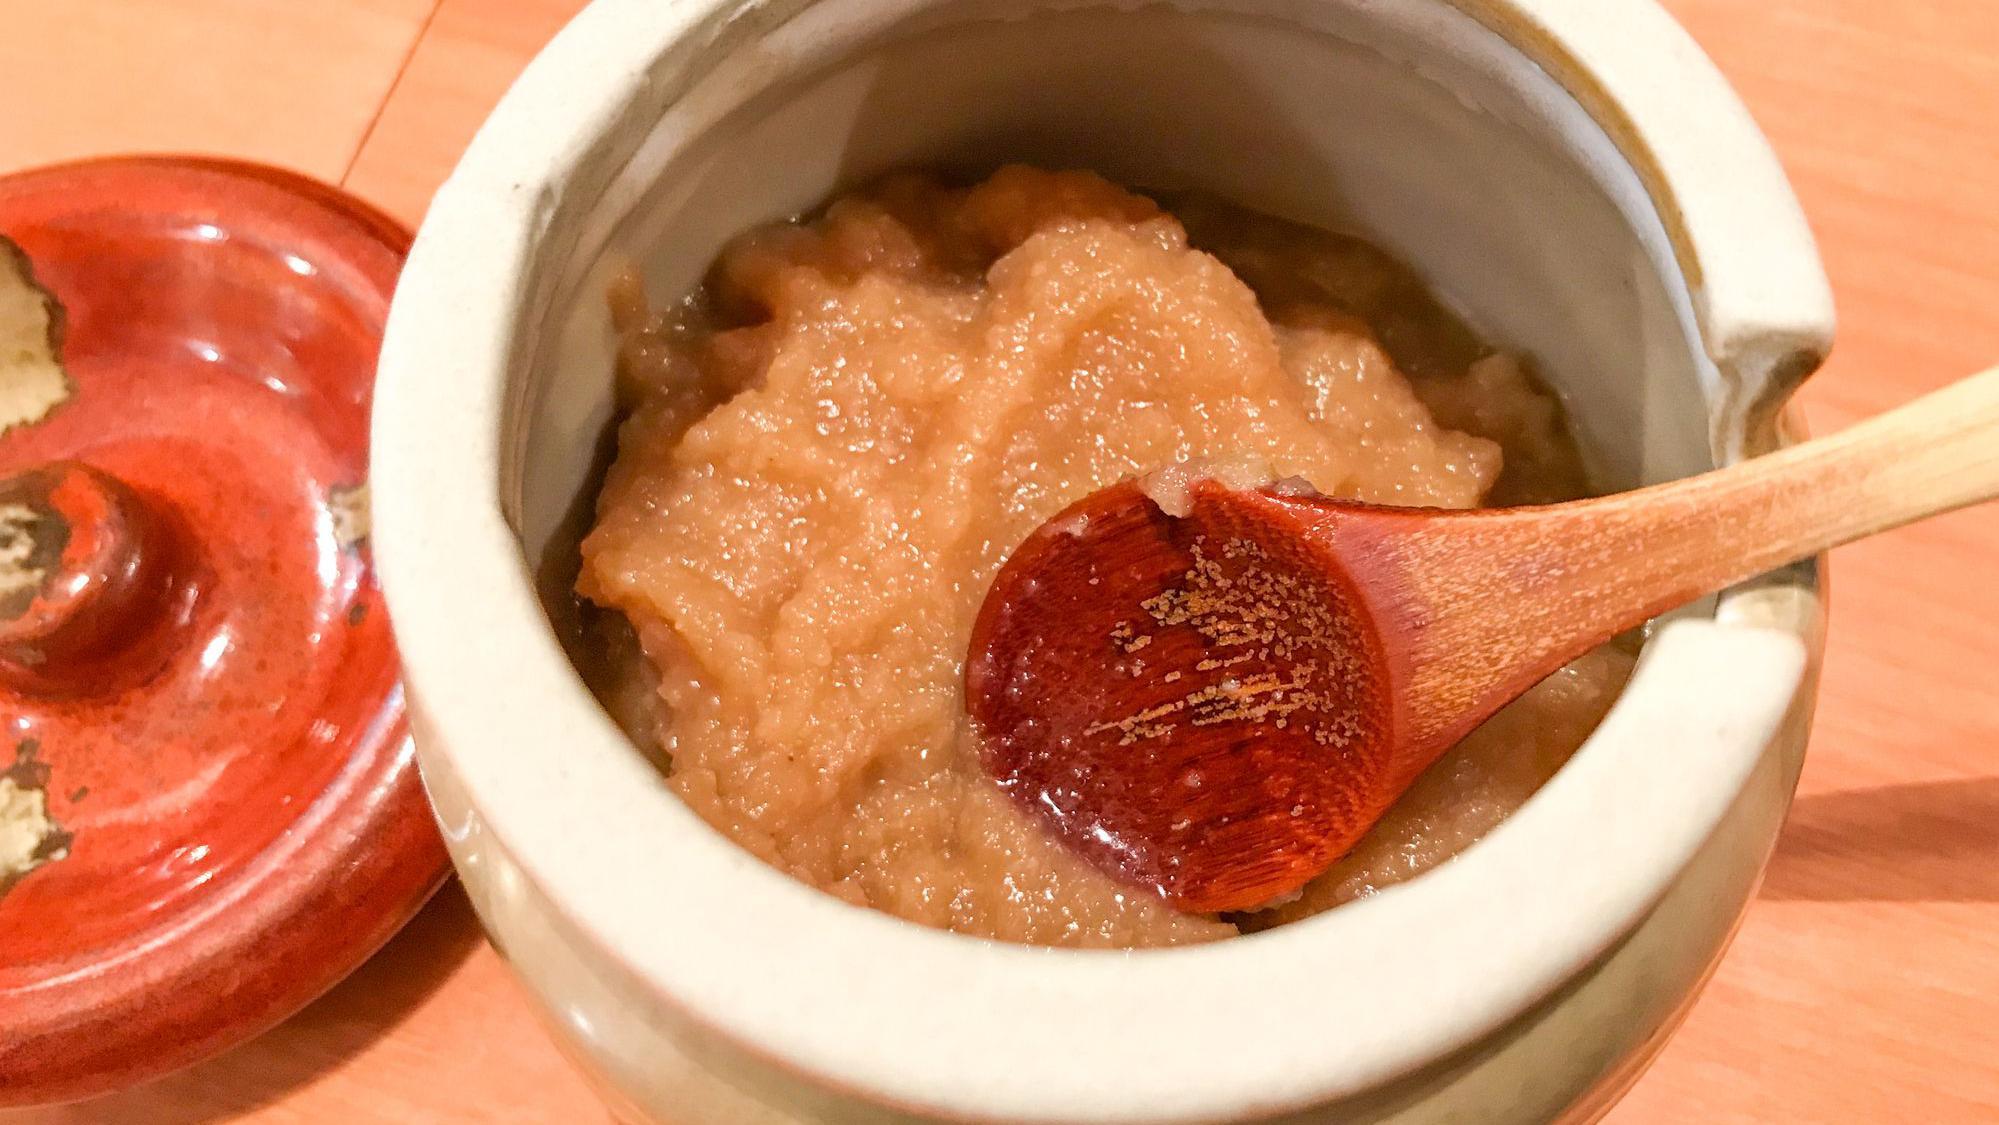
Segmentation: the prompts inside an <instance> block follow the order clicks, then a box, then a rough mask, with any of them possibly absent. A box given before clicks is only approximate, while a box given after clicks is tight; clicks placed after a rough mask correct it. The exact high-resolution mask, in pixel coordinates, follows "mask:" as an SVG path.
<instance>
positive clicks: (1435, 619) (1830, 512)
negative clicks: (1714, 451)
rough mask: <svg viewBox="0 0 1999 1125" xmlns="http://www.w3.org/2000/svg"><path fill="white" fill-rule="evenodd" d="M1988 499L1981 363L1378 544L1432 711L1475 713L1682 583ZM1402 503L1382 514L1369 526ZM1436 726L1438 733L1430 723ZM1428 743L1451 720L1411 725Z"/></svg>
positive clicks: (1691, 589) (1634, 620)
mask: <svg viewBox="0 0 1999 1125" xmlns="http://www.w3.org/2000/svg"><path fill="white" fill-rule="evenodd" d="M1995 497H1999V368H1994V369H1992V370H1989V371H1986V372H1984V373H1982V374H1978V375H1974V376H1972V377H1970V378H1968V379H1964V380H1962V381H1960V382H1957V383H1954V384H1952V385H1950V386H1948V387H1945V388H1943V389H1942V390H1939V391H1935V392H1933V393H1931V394H1929V395H1926V396H1924V397H1923V398H1920V399H1917V400H1916V401H1914V402H1911V403H1908V404H1906V405H1903V406H1900V407H1897V408H1896V409H1894V410H1891V411H1888V412H1887V413H1885V414H1881V415H1879V416H1877V417H1874V418H1871V419H1869V420H1867V421H1865V422H1862V423H1860V424H1858V425H1855V426H1852V427H1849V428H1847V429H1846V430H1843V431H1841V432H1839V433H1837V434H1833V435H1831V436H1830V437H1825V438H1820V439H1817V440H1815V441H1808V442H1804V443H1801V444H1799V445H1794V446H1791V447H1789V448H1786V449H1783V450H1780V451H1778V452H1775V453H1771V454H1768V455H1766V456H1763V457H1757V458H1753V459H1751V460H1748V461H1745V462H1742V463H1741V464H1738V465H1734V466H1731V467H1729V468H1726V469H1720V470H1716V471H1714V472H1709V473H1704V474H1702V475H1700V476H1695V477H1689V478H1686V479H1684V480H1678V481H1671V482H1668V483H1665V484H1658V485H1653V486H1651V487H1648V488H1642V489H1638V490H1636V491H1633V492H1625V493H1620V494H1617V495H1614V496H1605V497H1600V498H1597V499H1593V500H1580V501H1574V502H1571V503H1566V504H1554V505H1548V506H1545V507H1533V508H1514V509H1499V510H1493V511H1487V512H1466V513H1463V514H1462V515H1461V516H1459V515H1456V514H1453V515H1452V517H1450V518H1444V519H1437V518H1435V517H1436V516H1437V515H1438V513H1434V512H1431V513H1427V514H1428V515H1429V516H1430V517H1431V522H1430V523H1429V525H1428V526H1427V527H1426V528H1425V529H1424V530H1422V531H1417V532H1415V533H1414V534H1411V531H1414V530H1415V529H1414V528H1413V527H1412V526H1409V525H1405V526H1404V527H1403V528H1401V529H1400V533H1399V534H1383V535H1382V538H1381V539H1380V540H1379V541H1380V543H1381V544H1382V546H1384V547H1387V548H1389V549H1388V551H1387V552H1386V553H1388V554H1391V555H1393V556H1395V557H1394V558H1392V559H1389V560H1385V561H1389V562H1391V564H1393V565H1397V569H1399V570H1401V572H1402V573H1403V574H1404V575H1405V576H1406V584H1407V585H1408V586H1409V587H1411V589H1410V594H1411V595H1412V597H1411V601H1410V605H1409V606H1408V607H1406V608H1405V610H1404V613H1405V615H1406V614H1407V613H1409V612H1412V611H1413V612H1414V613H1416V614H1417V615H1418V618H1417V619H1419V620H1421V621H1422V622H1423V623H1424V627H1423V628H1420V629H1417V630H1414V631H1413V633H1412V635H1413V637H1414V640H1413V642H1412V645H1411V651H1410V652H1409V657H1410V659H1411V664H1412V666H1413V668H1414V669H1415V670H1414V672H1413V673H1412V675H1413V677H1414V679H1415V680H1416V681H1417V683H1416V685H1415V686H1416V687H1417V688H1418V689H1419V690H1420V691H1422V692H1424V693H1426V694H1435V693H1439V692H1441V693H1442V697H1443V698H1446V699H1448V700H1449V701H1450V703H1451V706H1449V707H1442V708H1438V709H1436V710H1437V713H1439V714H1453V712H1452V707H1455V708H1456V709H1457V710H1456V711H1455V714H1457V715H1479V716H1482V715H1483V714H1486V713H1489V711H1490V709H1491V708H1492V707H1496V706H1497V705H1498V703H1497V702H1494V701H1495V700H1496V701H1498V702H1504V700H1506V699H1510V698H1512V696H1513V695H1514V694H1517V693H1518V692H1519V691H1521V690H1524V689H1525V687H1526V686H1528V685H1530V684H1532V683H1534V682H1535V681H1536V680H1538V679H1540V678H1541V677H1543V676H1545V675H1547V674H1548V673H1550V672H1552V671H1554V670H1555V669H1556V668H1558V667H1560V666H1561V665H1562V664H1563V663H1565V662H1567V661H1568V660H1571V659H1573V658H1575V657H1576V656H1578V655H1580V654H1582V653H1583V652H1586V651H1588V650H1589V649H1590V648H1593V647H1595V646H1596V645H1598V644H1601V643H1602V642H1604V641H1606V640H1608V639H1609V638H1611V637H1613V636H1616V635H1617V634H1618V633H1620V632H1623V631H1624V630H1626V629H1629V628H1631V627H1633V626H1635V625H1638V624H1639V623H1641V622H1643V621H1645V620H1647V619H1649V618H1651V617H1654V616H1656V615H1658V614H1660V613H1662V612H1664V611H1666V610H1668V609H1671V608H1673V607H1675V606H1678V605H1682V604H1685V603H1686V602H1689V601H1691V600H1693V599H1694V598H1696V597H1699V596H1700V595H1703V594H1707V593H1712V592H1713V591H1716V590H1719V589H1722V588H1724V587H1726V586H1730V585H1732V584H1734V583H1736V582H1740V581H1743V580H1745V579H1748V578H1751V577H1754V576H1755V575H1757V574H1761V573H1763V572H1764V571H1767V570H1770V569H1773V568H1775V567H1778V566H1781V565H1783V564H1785V563H1790V562H1794V561H1796V560H1798V559H1802V558H1807V557H1809V556H1812V555H1815V554H1818V553H1819V552H1821V551H1824V550H1826V549H1828V548H1831V547H1836V546H1838V545H1840V544H1842V543H1847V542H1851V541H1852V540H1855V539H1860V538H1863V537H1865V536H1869V535H1873V534H1875V533H1876V532H1881V531H1886V530H1888V529H1890V528H1894V527H1899V526H1901V525H1902V524H1905V523H1910V522H1912V521H1914V520H1919V519H1923V518H1925V517H1927V516H1933V515H1938V514H1940V513H1943V512H1947V511H1951V510H1952V509H1955V508H1961V507H1964V506H1966V505H1968V504H1975V503H1978V502H1980V501H1983V500H1990V499H1993V498H1995ZM1401 518H1403V517H1399V516H1397V515H1393V514H1387V513H1384V514H1383V516H1382V517H1380V519H1381V526H1380V528H1379V530H1380V532H1383V533H1387V532H1392V531H1396V530H1397V529H1395V528H1392V527H1390V526H1387V525H1389V524H1392V523H1395V522H1399V520H1400V519H1401ZM1447 726H1448V727H1449V729H1446V728H1447ZM1423 733H1425V734H1426V735H1428V736H1429V737H1430V738H1432V739H1434V740H1436V741H1439V742H1446V743H1447V742H1448V741H1451V740H1454V739H1455V738H1456V737H1457V736H1458V735H1460V734H1462V733H1463V731H1461V730H1457V729H1455V726H1453V725H1450V724H1446V726H1439V727H1438V728H1437V729H1435V730H1429V731H1425V732H1423Z"/></svg>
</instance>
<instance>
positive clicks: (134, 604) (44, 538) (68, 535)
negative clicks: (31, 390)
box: [0, 461, 171, 691]
mask: <svg viewBox="0 0 1999 1125" xmlns="http://www.w3.org/2000/svg"><path fill="white" fill-rule="evenodd" d="M161 530H162V529H161V527H160V523H159V521H158V520H157V519H155V518H153V517H152V513H150V512H149V511H148V510H147V508H146V504H145V502H144V501H143V500H142V499H141V498H140V497H139V495H138V494H137V493H135V492H133V491H132V489H130V488H129V487H127V486H126V485H125V484H124V483H122V482H120V481H119V480H117V479H116V478H114V477H112V476H110V475H109V474H107V473H104V472H102V471H101V470H98V469H94V468H91V467H90V466H89V465H85V464H83V463H82V462H80V461H56V462H51V463H49V464H47V465H42V466H40V467H37V468H33V469H29V470H27V471H25V472H21V473H16V474H14V475H12V476H9V477H5V478H0V684H4V685H5V686H8V687H13V688H16V689H18V690H22V691H33V690H50V689H58V688H63V687H68V686H73V685H75V684H77V683H79V682H83V681H86V680H87V679H89V678H90V675H89V673H90V672H91V671H92V670H93V668H95V667H96V666H98V665H100V664H102V663H104V662H105V661H107V660H109V659H110V658H111V657H114V656H116V655H119V654H120V653H121V652H123V651H124V650H126V649H127V648H129V647H130V646H131V645H132V644H133V643H134V642H135V641H137V640H139V639H140V638H143V637H145V636H147V635H148V634H149V633H150V632H151V630H150V629H149V628H148V626H150V625H151V624H153V623H154V622H155V621H157V620H158V619H159V618H160V617H161V610H162V609H163V607H164V605H165V603H166V600H167V595H168V591H169V589H170V585H171V583H170V575H169V573H168V570H169V568H168V567H167V565H166V560H165V558H164V557H163V556H164V555H165V553H166V543H165V542H164V536H163V535H162V534H161Z"/></svg>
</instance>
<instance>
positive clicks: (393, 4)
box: [0, 0, 435, 180]
mask: <svg viewBox="0 0 1999 1125" xmlns="http://www.w3.org/2000/svg"><path fill="white" fill-rule="evenodd" d="M434 2H435V0H0V74H4V75H6V76H7V80H8V85H9V88H10V90H11V91H13V92H12V93H11V94H10V96H9V105H8V108H7V109H6V110H4V111H0V166H5V167H10V168H11V167H20V166H23V165H29V164H44V163H50V162H53V161H57V160H67V159H71V158H74V157H79V156H90V155H94V154H98V153H106V152H132V151H153V152H188V153H200V154H204V155H216V156H240V157H244V158H246V159H251V160H261V161H264V162H265V163H269V164H278V165H282V166H284V167H287V168H292V169H295V170H297V171H301V172H306V173H309V174H311V175H314V176H318V177H320V178H322V179H333V180H337V179H339V178H340V177H341V176H343V175H345V174H346V171H347V166H348V164H349V163H351V162H352V161H353V159H354V155H355V154H356V153H357V152H358V151H360V147H361V142H362V140H363V138H364V137H365V136H366V135H367V132H368V126H369V124H370V123H371V122H372V121H373V120H374V119H375V114H376V111H377V110H379V109H380V108H381V106H382V102H383V99H384V98H385V97H387V96H388V92H389V87H390V84H391V83H392V82H393V80H394V78H395V75H396V71H397V70H398V69H399V68H400V67H401V65H402V62H403V60H404V59H405V58H406V57H407V56H408V55H409V53H410V51H411V49H412V48H414V47H415V46H416V42H417V38H418V34H419V32H420V31H421V29H422V27H423V23H424V20H425V19H426V18H427V17H428V16H429V15H430V13H431V8H432V5H433V4H434Z"/></svg>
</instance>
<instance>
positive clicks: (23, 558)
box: [0, 159, 447, 1104]
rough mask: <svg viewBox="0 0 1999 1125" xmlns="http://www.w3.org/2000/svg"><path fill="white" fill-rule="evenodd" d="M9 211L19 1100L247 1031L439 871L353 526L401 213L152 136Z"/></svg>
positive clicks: (2, 1080) (4, 799) (2, 526)
mask: <svg viewBox="0 0 1999 1125" xmlns="http://www.w3.org/2000/svg"><path fill="white" fill-rule="evenodd" d="M0 234H4V235H6V236H8V237H9V238H11V239H13V240H14V241H15V242H17V243H18V244H19V245H20V246H21V248H22V249H24V250H25V251H26V252H27V256H28V258H29V260H30V261H31V262H32V264H33V270H34V273H35V276H36V278H37V279H38V281H39V283H40V285H41V286H42V287H43V288H45V289H46V290H48V291H49V292H50V293H51V294H52V295H53V296H54V297H55V298H56V299H57V301H59V302H60V303H61V305H62V306H64V308H65V309H66V314H67V315H66V320H67V323H66V326H65V331H64V342H63V347H62V355H63V361H64V365H65V366H66V368H67V371H68V376H69V386H68V388H67V394H66V396H65V397H63V400H62V401H60V402H59V403H57V404H56V405H54V407H53V409H50V410H48V411H47V412H46V414H45V416H41V417H39V418H38V419H37V420H35V421H32V422H21V421H18V417H19V416H20V414H21V408H20V406H19V403H18V401H17V400H18V399H19V397H20V396H19V395H16V396H14V398H13V399H10V398H9V395H8V391H9V388H6V387H0V423H4V422H8V421H13V422H14V423H15V424H12V425H9V426H7V428H6V429H4V431H0V1029H4V1033H0V1104H21V1103H32V1102H43V1101H56V1100H65V1099H72V1098H78V1097H83V1096H87V1095H89V1094H93V1093H97V1092H100V1091H104V1090H108V1089H111V1088H114V1087H117V1086H122V1085H126V1084H129V1083H132V1082H135V1081H139V1080H142V1079H145V1078H150V1077H153V1076H156V1075H159V1074H162V1073H165V1072H166V1071H169V1070H172V1069H174V1068H177V1067H180V1066H183V1065H186V1064H188V1063H191V1062H194V1061H196V1060H197V1059H200V1058H202V1057H204V1056H206V1055H209V1054H212V1053H214V1052H217V1051H220V1050H222V1049H224V1048H226V1047H229V1046H230V1045H232V1044H234V1043H237V1042H240V1041H242V1040H243V1039H246V1038H248V1037H250V1036H252V1035H255V1034H256V1033H258V1032H259V1031H262V1030H264V1029H265V1028H267V1027H269V1026H271V1025H272V1024H274V1023H276V1022H278V1021H279V1020H281V1019H283V1018H284V1017H286V1016H288V1015H290V1014H291V1013H292V1012H294V1011H296V1010H297V1009H298V1008H300V1007H301V1006H303V1005H304V1004H305V1003H306V1002H307V1001H309V1000H311V999H312V998H314V997H315V996H317V995H319V994H320V993H321V992H323V991H324V990H325V989H326V988H327V987H328V986H330V985H332V984H333V983H334V982H335V981H337V980H339V979H340V977H342V976H343V975H345V974H346V973H347V972H348V971H349V970H350V969H352V968H354V967H355V966H356V965H358V964H359V963H360V962H361V961H362V960H363V959H365V958H366V957H367V956H368V955H369V954H371V953H373V952H374V951H375V950H376V949H377V948H378V947H380V946H381V944H382V943H383V942H384V941H386V940H387V939H388V938H389V936H390V935H391V934H393V933H394V932H395V931H396V929H397V928H398V927H400V926H401V925H402V924H403V922H404V921H405V920H407V919H408V918H409V916H410V915H411V914H412V913H414V912H415V911H416V909H417V908H418V907H419V906H420V905H422V903H423V901H424V899H425V898H426V897H428V895H429V893H430V892H431V890H432V889H434V888H435V887H436V885H437V884H438V881H439V880H440V879H441V878H442V876H443V874H444V872H445V871H446V868H447V865H446V859H445V854H444V850H443V847H442V845H441V843H440V842H439V840H438V837H437V834H436V830H435V828H434V827H433V825H432V822H431V819H430V813H429V808H428V806H427V804H426V803H425V801H424V797H423V793H422V789H421V786H420V784H419V782H418V778H417V774H416V768H415V763H414V760H413V756H412V752H411V747H410V742H409V737H408V734H407V731H406V728H405V724H404V716H403V703H402V694H401V689H400V687H399V686H398V684H397V679H396V674H397V673H396V659H395V651H394V648H393V646H392V644H391V641H390V636H389V623H388V620H387V618H386V615H385V613H384V611H383V608H382V601H381V596H380V594H379V593H378V592H377V591H376V588H375V583H374V577H373V575H372V573H371V570H370V565H369V558H368V546H367V504H366V495H367V493H366V489H365V485H366V481H367V463H368V457H367V451H368V407H369V400H370V395H369V390H370V384H371V382H372V380H373V377H374V369H375V356H376V351H377V349H378V347H379V344H380V339H381V333H382V325H383V322H384V320H385V319H386V317H387V315H388V309H389V295H390V292H391V290H392V288H393V287H394V284H395V279H396V274H397V271H398V270H399V269H400V267H401V264H402V257H403V253H404V251H405V250H406V248H407V246H408V242H409V237H408V235H407V234H406V233H405V232H404V231H403V230H402V229H401V228H399V227H398V226H397V225H396V224H395V223H394V222H392V221H390V220H388V219H386V218H384V217H382V216H381V215H379V214H376V213H375V212H374V211H372V210H370V209H368V208H366V207H364V206H362V205H360V204H358V203H356V202H354V201H353V200H351V199H348V198H347V197H345V196H343V195H341V194H339V193H338V192H336V191H334V190H333V189H331V188H327V187H324V186H321V185H319V184H316V183H313V182H311V181H308V180H304V179H301V178H299V177H296V176H292V175H290V174H287V173H282V172H277V171H274V170H270V169H264V168H256V167H251V166H248V165H240V164H226V163H218V162H211V161H194V160H168V159H119V160H106V161H96V162H90V163H85V164H76V165H69V166H65V167H59V168H51V169H46V170H41V171H34V172H28V173H24V174H20V175H15V176H11V177H6V178H0ZM15 389H16V390H18V388H15ZM60 391H61V388H60V387H58V392H59V393H60ZM9 411H13V413H12V414H10V413H9ZM27 413H31V414H40V413H41V412H40V410H39V409H34V410H29V411H28V412H27Z"/></svg>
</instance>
